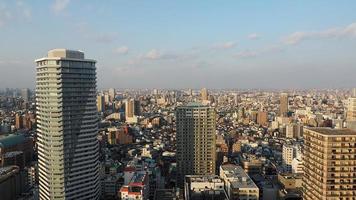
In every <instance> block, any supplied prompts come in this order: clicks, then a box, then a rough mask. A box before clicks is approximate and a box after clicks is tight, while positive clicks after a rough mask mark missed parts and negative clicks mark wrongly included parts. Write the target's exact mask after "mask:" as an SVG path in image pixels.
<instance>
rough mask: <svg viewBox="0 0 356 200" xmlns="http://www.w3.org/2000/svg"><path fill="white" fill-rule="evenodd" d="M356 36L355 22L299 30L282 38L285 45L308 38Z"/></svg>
mask: <svg viewBox="0 0 356 200" xmlns="http://www.w3.org/2000/svg"><path fill="white" fill-rule="evenodd" d="M344 37H356V22H355V23H352V24H350V25H348V26H345V27H338V28H330V29H327V30H322V31H304V32H303V31H299V32H295V33H292V34H290V35H288V36H287V37H285V38H284V39H283V43H284V44H286V45H294V44H298V43H300V42H302V41H305V40H310V39H324V38H344Z"/></svg>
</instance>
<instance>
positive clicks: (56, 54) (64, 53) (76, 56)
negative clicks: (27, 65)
mask: <svg viewBox="0 0 356 200" xmlns="http://www.w3.org/2000/svg"><path fill="white" fill-rule="evenodd" d="M47 59H55V60H58V59H64V60H86V61H92V62H95V60H90V59H85V57H84V52H83V51H80V50H69V49H52V50H49V51H48V53H47V56H46V57H44V58H40V59H37V60H35V62H38V61H43V60H47Z"/></svg>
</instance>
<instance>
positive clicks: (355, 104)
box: [346, 88, 356, 130]
mask: <svg viewBox="0 0 356 200" xmlns="http://www.w3.org/2000/svg"><path fill="white" fill-rule="evenodd" d="M346 123H347V128H350V129H353V130H356V88H354V89H353V91H352V95H351V97H350V98H349V100H348V105H347V113H346Z"/></svg>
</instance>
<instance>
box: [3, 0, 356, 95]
mask: <svg viewBox="0 0 356 200" xmlns="http://www.w3.org/2000/svg"><path fill="white" fill-rule="evenodd" d="M355 7H356V2H351V1H348V2H335V1H321V0H318V1H312V2H311V1H265V2H257V1H255V2H252V1H228V2H205V1H204V2H203V1H201V2H191V1H149V2H148V1H107V2H105V3H103V2H100V1H90V2H88V1H83V0H76V1H71V0H63V1H58V0H56V1H41V2H40V1H31V0H27V1H20V0H18V1H10V0H5V1H1V2H0V37H1V46H2V48H0V88H34V86H35V63H34V60H35V59H37V58H40V57H44V56H45V55H46V53H47V51H48V50H50V49H54V48H67V49H75V50H78V49H80V50H83V51H84V52H85V57H86V58H90V59H95V60H97V61H98V62H97V82H98V88H141V89H144V88H203V87H206V88H210V89H213V88H225V89H228V88H240V89H249V88H251V89H253V88H261V89H270V90H278V89H293V88H295V89H304V88H305V89H313V88H319V89H325V88H340V89H342V88H353V87H355V85H356V81H355V74H356V56H354V55H353V54H354V52H355V50H356V13H355V12H354V8H355Z"/></svg>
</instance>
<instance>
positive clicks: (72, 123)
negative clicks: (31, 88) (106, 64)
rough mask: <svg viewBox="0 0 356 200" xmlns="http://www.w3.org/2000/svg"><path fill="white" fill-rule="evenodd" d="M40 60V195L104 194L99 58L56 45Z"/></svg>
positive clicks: (76, 196)
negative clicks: (98, 96) (98, 93)
mask: <svg viewBox="0 0 356 200" xmlns="http://www.w3.org/2000/svg"><path fill="white" fill-rule="evenodd" d="M35 62H36V64H37V67H36V70H37V75H36V110H37V111H36V115H37V119H36V120H37V135H38V139H37V144H38V165H39V192H40V194H39V195H40V199H99V197H100V184H99V166H100V165H99V144H98V141H97V138H96V136H97V131H98V128H97V126H98V119H97V108H96V67H95V63H96V61H95V60H90V59H85V58H84V53H83V52H81V51H72V50H66V49H54V50H51V51H49V52H48V55H47V57H44V58H40V59H37V60H36V61H35Z"/></svg>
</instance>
